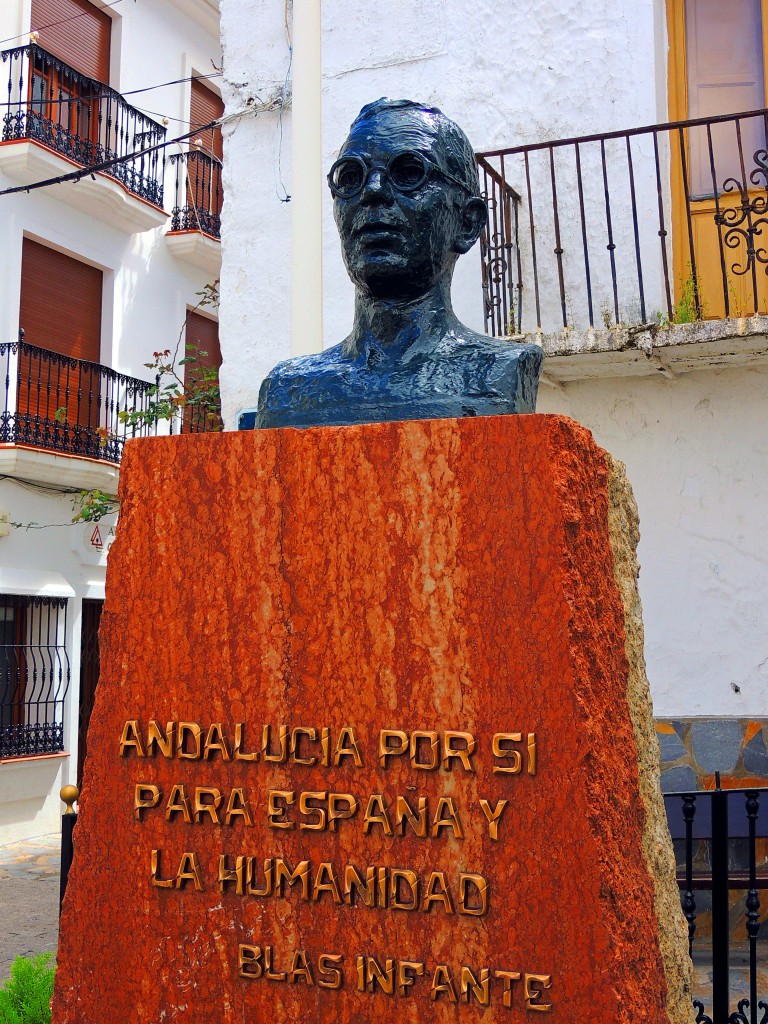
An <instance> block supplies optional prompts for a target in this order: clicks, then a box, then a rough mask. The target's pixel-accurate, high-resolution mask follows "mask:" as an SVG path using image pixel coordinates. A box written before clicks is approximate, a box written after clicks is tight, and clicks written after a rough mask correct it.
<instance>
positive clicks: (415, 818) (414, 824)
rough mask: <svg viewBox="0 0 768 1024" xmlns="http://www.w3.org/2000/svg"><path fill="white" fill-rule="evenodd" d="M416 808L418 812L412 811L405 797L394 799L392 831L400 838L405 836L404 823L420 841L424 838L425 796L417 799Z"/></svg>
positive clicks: (425, 830)
mask: <svg viewBox="0 0 768 1024" xmlns="http://www.w3.org/2000/svg"><path fill="white" fill-rule="evenodd" d="M418 807H419V809H418V811H414V809H413V807H412V806H411V805H410V804H409V802H408V799H407V797H404V796H399V797H398V798H397V799H396V801H395V810H394V829H395V834H396V835H398V836H402V835H404V834H405V823H406V821H407V822H408V824H409V825H410V827H411V829H412V830H413V832H414V835H417V836H418V837H419V838H420V839H424V838H425V836H426V834H427V798H426V797H425V796H420V797H419V798H418Z"/></svg>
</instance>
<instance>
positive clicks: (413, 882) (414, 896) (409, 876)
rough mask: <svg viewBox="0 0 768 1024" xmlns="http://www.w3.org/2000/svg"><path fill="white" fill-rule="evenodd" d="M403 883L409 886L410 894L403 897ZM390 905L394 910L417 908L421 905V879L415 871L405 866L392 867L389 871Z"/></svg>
mask: <svg viewBox="0 0 768 1024" xmlns="http://www.w3.org/2000/svg"><path fill="white" fill-rule="evenodd" d="M401 883H404V884H405V885H406V886H407V887H408V895H407V896H406V897H405V899H403V898H402V892H401ZM389 905H390V906H391V907H392V909H393V910H416V909H417V908H418V905H419V879H418V877H417V875H416V874H415V872H413V871H408V870H406V869H404V868H392V870H391V871H390V873H389Z"/></svg>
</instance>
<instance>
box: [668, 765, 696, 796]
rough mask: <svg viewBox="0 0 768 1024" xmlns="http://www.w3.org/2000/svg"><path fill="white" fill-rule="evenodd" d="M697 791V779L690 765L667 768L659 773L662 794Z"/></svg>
mask: <svg viewBox="0 0 768 1024" xmlns="http://www.w3.org/2000/svg"><path fill="white" fill-rule="evenodd" d="M697 789H699V778H698V776H697V774H696V772H695V771H694V770H693V768H691V767H690V765H687V764H683V765H680V766H679V767H677V768H668V769H667V770H666V771H663V772H662V773H661V791H662V793H691V792H694V791H695V790H697Z"/></svg>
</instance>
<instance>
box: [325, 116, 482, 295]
mask: <svg viewBox="0 0 768 1024" xmlns="http://www.w3.org/2000/svg"><path fill="white" fill-rule="evenodd" d="M328 183H329V185H330V187H331V191H332V193H333V196H334V213H335V217H336V224H337V226H338V229H339V234H340V236H341V245H342V251H343V254H344V262H345V264H346V266H347V271H348V273H349V276H350V277H351V278H352V280H353V281H354V283H355V284H356V285H357V286H358V287H360V288H362V289H363V291H364V292H366V293H368V294H370V295H372V296H375V297H377V298H390V299H405V300H408V299H413V298H417V297H418V296H420V295H423V294H424V293H425V292H426V291H428V290H429V288H430V287H432V285H433V284H434V283H435V282H436V281H437V280H438V279H439V278H440V277H441V276H443V275H446V274H447V275H448V279H449V280H450V275H451V274H452V273H453V267H454V265H455V263H456V260H457V258H458V257H459V256H460V255H461V254H462V253H465V252H467V251H468V250H469V249H470V248H471V247H472V246H473V245H474V244H475V242H476V241H477V239H478V238H479V237H480V232H481V231H482V228H483V225H484V223H485V220H486V216H487V212H486V206H485V202H484V201H483V199H482V198H481V197H480V184H479V180H478V175H477V165H476V163H475V156H474V152H473V150H472V146H471V144H470V142H469V139H468V138H467V137H466V135H465V134H464V132H463V131H462V130H461V128H459V126H458V125H457V124H455V123H454V122H453V121H451V120H450V118H447V117H446V116H445V114H443V113H442V112H441V111H439V110H437V109H436V108H435V107H428V106H424V105H423V104H421V103H413V102H411V101H410V100H388V99H380V100H376V102H375V103H369V104H368V105H367V106H365V107H363V109H362V110H361V111H360V113H359V114H358V116H357V118H356V119H355V121H354V122H353V124H352V127H351V128H350V131H349V136H348V137H347V140H346V142H345V143H344V145H343V146H342V148H341V152H340V154H339V159H338V160H337V161H336V163H335V164H334V165H333V167H332V168H331V171H330V173H329V175H328Z"/></svg>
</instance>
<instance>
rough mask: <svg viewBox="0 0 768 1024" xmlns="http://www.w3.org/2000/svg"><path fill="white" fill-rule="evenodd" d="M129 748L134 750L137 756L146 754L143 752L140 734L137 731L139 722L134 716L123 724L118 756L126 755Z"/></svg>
mask: <svg viewBox="0 0 768 1024" xmlns="http://www.w3.org/2000/svg"><path fill="white" fill-rule="evenodd" d="M130 748H133V749H134V750H135V751H136V756H137V757H146V756H147V755H146V754H145V753H144V745H143V743H142V742H141V734H140V733H139V722H138V719H136V718H132V719H131V720H130V721H129V722H126V723H125V725H124V726H123V732H122V735H121V736H120V757H126V755H127V754H128V751H129V749H130Z"/></svg>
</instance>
